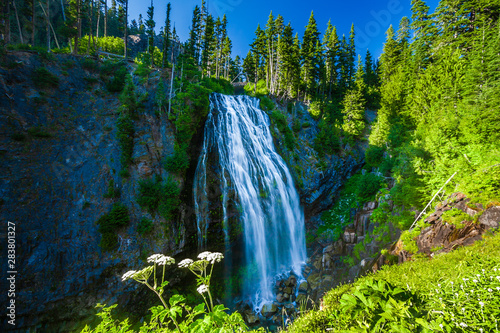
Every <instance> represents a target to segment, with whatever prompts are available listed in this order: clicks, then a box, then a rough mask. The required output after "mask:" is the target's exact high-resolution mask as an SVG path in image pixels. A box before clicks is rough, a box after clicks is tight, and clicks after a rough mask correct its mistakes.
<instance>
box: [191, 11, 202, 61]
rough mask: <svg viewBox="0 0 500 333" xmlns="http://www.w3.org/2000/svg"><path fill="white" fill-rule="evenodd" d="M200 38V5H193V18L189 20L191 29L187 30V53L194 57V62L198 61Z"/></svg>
mask: <svg viewBox="0 0 500 333" xmlns="http://www.w3.org/2000/svg"><path fill="white" fill-rule="evenodd" d="M200 40H201V12H200V7H198V6H195V7H194V10H193V19H192V21H191V31H190V32H189V42H188V53H189V54H190V55H191V56H192V57H193V58H194V59H195V63H196V64H198V63H199V61H200V49H199V47H198V45H200Z"/></svg>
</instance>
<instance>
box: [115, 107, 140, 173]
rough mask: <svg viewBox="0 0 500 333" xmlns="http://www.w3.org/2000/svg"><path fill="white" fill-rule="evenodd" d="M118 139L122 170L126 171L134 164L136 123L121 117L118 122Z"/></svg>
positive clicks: (124, 116)
mask: <svg viewBox="0 0 500 333" xmlns="http://www.w3.org/2000/svg"><path fill="white" fill-rule="evenodd" d="M116 127H117V138H118V143H119V144H120V149H121V157H120V161H121V164H122V168H123V169H126V168H127V167H128V165H129V164H130V163H132V153H133V151H134V133H135V130H134V122H133V121H132V119H130V117H128V116H126V115H121V116H120V117H118V120H117V124H116Z"/></svg>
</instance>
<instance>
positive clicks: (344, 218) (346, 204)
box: [318, 194, 357, 241]
mask: <svg viewBox="0 0 500 333" xmlns="http://www.w3.org/2000/svg"><path fill="white" fill-rule="evenodd" d="M356 206H357V205H356V197H355V196H354V195H353V194H350V195H345V194H344V195H342V196H341V198H340V199H339V200H338V201H337V202H336V203H335V205H334V206H333V207H332V208H331V209H330V210H329V211H326V212H324V213H323V214H322V215H321V221H322V222H323V224H322V225H320V226H319V228H318V233H319V234H326V235H327V236H328V237H330V238H331V239H332V241H336V240H338V239H339V238H340V235H341V234H342V232H343V230H344V228H345V226H347V225H348V224H349V223H350V222H351V210H352V209H353V208H355V207H356Z"/></svg>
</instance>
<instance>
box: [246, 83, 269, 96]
mask: <svg viewBox="0 0 500 333" xmlns="http://www.w3.org/2000/svg"><path fill="white" fill-rule="evenodd" d="M243 89H244V90H245V93H246V94H247V95H250V96H255V97H259V96H267V95H269V90H268V89H267V84H266V81H265V80H259V82H257V89H255V84H254V83H251V82H248V83H247V84H246V85H245V87H244V88H243Z"/></svg>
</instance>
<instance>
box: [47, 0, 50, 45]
mask: <svg viewBox="0 0 500 333" xmlns="http://www.w3.org/2000/svg"><path fill="white" fill-rule="evenodd" d="M47 51H50V3H49V0H47Z"/></svg>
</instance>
